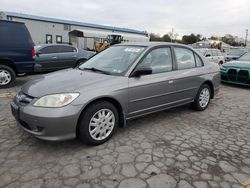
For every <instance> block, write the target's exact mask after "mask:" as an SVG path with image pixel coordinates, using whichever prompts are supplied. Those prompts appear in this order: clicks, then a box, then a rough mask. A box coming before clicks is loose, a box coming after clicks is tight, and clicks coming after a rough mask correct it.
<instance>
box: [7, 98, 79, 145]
mask: <svg viewBox="0 0 250 188" xmlns="http://www.w3.org/2000/svg"><path fill="white" fill-rule="evenodd" d="M10 105H11V111H12V114H13V116H14V117H15V119H16V121H17V124H18V125H20V126H21V127H22V128H23V129H24V130H25V131H26V132H28V133H30V134H32V135H34V136H35V137H37V138H40V139H43V140H51V141H61V140H68V139H73V138H75V137H76V127H77V121H78V118H79V116H80V113H81V106H73V105H67V106H65V107H61V108H41V107H33V106H32V105H30V104H29V105H26V106H24V105H21V104H18V103H17V102H16V101H15V100H14V101H13V102H11V104H10Z"/></svg>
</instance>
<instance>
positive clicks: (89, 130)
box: [78, 101, 119, 145]
mask: <svg viewBox="0 0 250 188" xmlns="http://www.w3.org/2000/svg"><path fill="white" fill-rule="evenodd" d="M118 122H119V115H118V111H117V109H116V107H115V106H114V105H113V104H112V103H110V102H107V101H100V102H96V103H94V104H92V105H91V106H89V107H88V108H87V109H86V110H85V111H84V113H83V115H82V116H81V119H80V121H79V124H78V136H79V138H80V139H81V140H82V141H83V142H84V143H86V144H88V145H99V144H102V143H104V142H106V141H107V140H109V139H110V138H111V137H112V135H113V133H114V131H115V129H116V127H117V125H118Z"/></svg>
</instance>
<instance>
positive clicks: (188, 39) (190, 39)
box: [182, 33, 202, 44]
mask: <svg viewBox="0 0 250 188" xmlns="http://www.w3.org/2000/svg"><path fill="white" fill-rule="evenodd" d="M201 37H202V36H201V35H200V34H198V35H195V34H193V33H192V34H191V35H184V36H183V37H182V42H183V43H184V44H193V43H196V42H199V41H201Z"/></svg>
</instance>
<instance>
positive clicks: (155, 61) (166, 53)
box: [139, 48, 173, 74]
mask: <svg viewBox="0 0 250 188" xmlns="http://www.w3.org/2000/svg"><path fill="white" fill-rule="evenodd" d="M139 67H150V68H151V69H152V74H157V73H162V72H168V71H171V70H172V69H173V66H172V56H171V50H170V48H158V49H154V50H152V51H151V52H149V53H148V54H147V56H146V57H145V58H144V59H143V61H142V62H141V64H140V65H139Z"/></svg>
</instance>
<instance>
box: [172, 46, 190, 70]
mask: <svg viewBox="0 0 250 188" xmlns="http://www.w3.org/2000/svg"><path fill="white" fill-rule="evenodd" d="M174 51H175V55H176V61H177V67H178V69H179V70H182V69H189V68H194V67H195V60H194V54H193V52H192V51H191V50H189V49H186V48H174Z"/></svg>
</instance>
